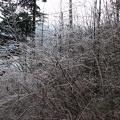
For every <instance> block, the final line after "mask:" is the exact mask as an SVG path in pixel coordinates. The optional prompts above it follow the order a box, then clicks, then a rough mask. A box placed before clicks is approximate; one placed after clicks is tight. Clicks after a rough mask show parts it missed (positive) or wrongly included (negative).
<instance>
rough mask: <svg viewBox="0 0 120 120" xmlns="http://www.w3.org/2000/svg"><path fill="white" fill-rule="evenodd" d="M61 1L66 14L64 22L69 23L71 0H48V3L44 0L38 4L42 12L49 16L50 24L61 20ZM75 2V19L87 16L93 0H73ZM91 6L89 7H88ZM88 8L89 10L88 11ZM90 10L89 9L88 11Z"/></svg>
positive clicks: (40, 0)
mask: <svg viewBox="0 0 120 120" xmlns="http://www.w3.org/2000/svg"><path fill="white" fill-rule="evenodd" d="M60 1H62V11H63V14H64V21H66V22H68V13H69V0H47V2H46V3H44V2H42V0H39V1H38V4H39V6H40V8H41V12H43V11H44V13H48V14H49V22H50V23H53V22H58V20H60V19H59V18H60ZM72 2H73V19H74V22H75V21H76V20H75V17H76V16H78V17H80V16H82V17H83V14H84V15H86V13H88V12H89V11H90V9H91V8H90V6H92V5H91V4H92V2H93V0H72ZM88 6H89V7H88ZM86 8H87V9H86ZM88 8H89V9H88Z"/></svg>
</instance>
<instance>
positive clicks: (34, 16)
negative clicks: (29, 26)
mask: <svg viewBox="0 0 120 120" xmlns="http://www.w3.org/2000/svg"><path fill="white" fill-rule="evenodd" d="M35 18H36V0H34V2H33V47H35V23H36V19H35Z"/></svg>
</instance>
